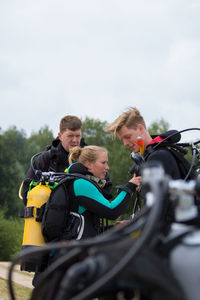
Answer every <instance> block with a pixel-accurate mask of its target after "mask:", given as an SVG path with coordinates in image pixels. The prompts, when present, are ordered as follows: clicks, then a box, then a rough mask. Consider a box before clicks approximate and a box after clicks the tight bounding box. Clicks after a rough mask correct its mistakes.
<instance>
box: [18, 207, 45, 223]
mask: <svg viewBox="0 0 200 300" xmlns="http://www.w3.org/2000/svg"><path fill="white" fill-rule="evenodd" d="M45 206H46V203H44V204H43V205H42V206H41V207H36V206H28V207H24V208H22V209H21V210H20V213H19V217H20V218H36V221H37V222H41V221H42V216H43V214H44V209H45Z"/></svg>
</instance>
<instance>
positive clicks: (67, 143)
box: [58, 129, 81, 152]
mask: <svg viewBox="0 0 200 300" xmlns="http://www.w3.org/2000/svg"><path fill="white" fill-rule="evenodd" d="M58 137H59V139H60V141H61V143H62V146H63V148H64V149H65V150H66V151H68V152H69V150H70V148H74V147H76V146H80V141H81V129H77V130H70V129H66V130H65V131H64V132H63V133H60V132H59V133H58Z"/></svg>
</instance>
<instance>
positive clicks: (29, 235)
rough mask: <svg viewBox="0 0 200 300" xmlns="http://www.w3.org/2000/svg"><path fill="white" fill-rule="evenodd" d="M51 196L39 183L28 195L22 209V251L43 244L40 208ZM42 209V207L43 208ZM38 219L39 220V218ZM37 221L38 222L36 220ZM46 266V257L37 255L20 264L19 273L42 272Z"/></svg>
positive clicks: (46, 187)
mask: <svg viewBox="0 0 200 300" xmlns="http://www.w3.org/2000/svg"><path fill="white" fill-rule="evenodd" d="M50 194H51V189H50V187H49V186H48V185H46V184H42V183H41V182H40V183H39V184H38V185H36V186H35V187H34V188H32V189H31V190H30V191H29V193H28V199H27V206H26V207H25V208H24V212H23V218H24V219H25V224H24V233H23V241H22V250H24V249H26V248H28V247H31V246H38V247H39V246H42V245H43V244H45V240H44V237H43V235H42V228H41V227H42V217H41V216H42V213H43V211H44V210H42V206H43V205H44V204H45V203H46V202H47V200H48V199H49V196H50ZM43 208H44V206H43ZM39 217H40V218H39ZM38 219H39V220H38ZM47 264H48V255H37V257H35V256H32V257H29V258H27V259H26V260H25V261H23V262H22V263H21V271H28V272H42V271H43V270H44V269H45V268H46V266H47Z"/></svg>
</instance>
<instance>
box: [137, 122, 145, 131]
mask: <svg viewBox="0 0 200 300" xmlns="http://www.w3.org/2000/svg"><path fill="white" fill-rule="evenodd" d="M137 128H138V129H139V130H140V132H143V131H144V129H145V128H144V126H143V125H142V124H138V126H137Z"/></svg>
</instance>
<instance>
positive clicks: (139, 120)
mask: <svg viewBox="0 0 200 300" xmlns="http://www.w3.org/2000/svg"><path fill="white" fill-rule="evenodd" d="M105 130H106V131H107V132H110V133H111V134H112V135H113V136H115V135H118V136H119V138H120V139H121V141H122V142H123V144H124V146H126V147H129V148H130V149H131V150H132V152H134V153H138V152H139V151H140V150H141V148H140V146H139V145H138V137H140V138H141V139H142V140H143V145H142V147H143V156H144V159H145V161H148V162H150V161H151V162H159V163H161V164H162V166H163V168H164V171H165V173H166V174H168V175H170V176H171V178H173V179H180V178H181V172H180V168H179V166H178V164H177V161H176V159H175V157H174V156H173V154H172V153H171V152H170V151H169V150H168V149H167V148H166V147H159V148H157V149H156V150H155V151H152V152H151V151H150V150H151V147H152V145H153V144H155V143H159V142H161V141H162V140H163V139H164V138H165V137H166V136H167V135H170V133H171V132H172V131H171V132H169V133H165V134H162V135H161V136H156V137H155V138H153V137H152V136H151V135H150V133H149V132H148V130H147V128H146V124H145V121H144V119H143V117H142V116H141V114H140V112H139V110H138V109H137V108H130V109H128V110H127V111H126V112H124V113H122V114H121V115H120V116H119V117H118V118H117V119H116V120H115V121H114V122H113V123H111V124H109V125H108V126H106V128H105ZM174 132H175V131H174ZM179 136H180V135H179ZM179 138H180V137H177V138H175V140H178V139H179Z"/></svg>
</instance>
